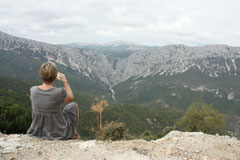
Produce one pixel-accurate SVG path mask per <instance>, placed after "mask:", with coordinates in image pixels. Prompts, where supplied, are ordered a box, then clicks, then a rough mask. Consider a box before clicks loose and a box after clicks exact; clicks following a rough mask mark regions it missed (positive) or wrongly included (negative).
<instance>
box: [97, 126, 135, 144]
mask: <svg viewBox="0 0 240 160" xmlns="http://www.w3.org/2000/svg"><path fill="white" fill-rule="evenodd" d="M102 132H103V137H104V140H112V141H117V140H129V139H133V136H132V135H130V134H129V133H128V129H127V128H126V127H125V125H124V123H122V122H114V121H112V122H110V123H106V125H105V126H104V127H103V128H102ZM98 135H99V132H98Z"/></svg>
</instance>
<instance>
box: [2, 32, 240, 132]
mask: <svg viewBox="0 0 240 160" xmlns="http://www.w3.org/2000/svg"><path fill="white" fill-rule="evenodd" d="M46 61H53V62H56V63H57V65H58V68H59V70H60V71H61V72H64V73H65V74H66V75H67V78H68V80H69V82H70V83H71V86H72V88H73V90H74V91H75V92H76V93H77V94H78V96H77V97H78V98H79V100H78V101H79V103H81V102H83V103H82V106H83V107H85V108H86V104H87V106H88V107H89V105H90V104H91V101H92V99H93V98H94V97H96V96H100V95H105V96H106V98H107V99H108V100H109V102H110V103H117V104H120V105H121V104H135V105H140V106H148V107H151V106H154V107H164V108H168V107H173V108H179V109H186V108H187V107H188V106H189V105H190V104H191V103H193V102H195V101H203V102H205V103H208V104H213V105H214V106H215V107H216V108H217V109H218V110H219V111H220V112H222V113H225V114H228V122H229V123H230V124H229V126H231V130H232V131H233V132H234V133H238V135H240V134H239V133H240V131H239V127H236V125H235V124H238V123H235V122H236V121H239V117H240V83H239V79H240V47H231V46H227V45H205V46H197V47H190V46H185V45H180V44H178V45H168V46H163V47H156V46H155V47H153V46H144V45H140V44H135V43H133V42H124V41H116V42H112V43H107V44H83V43H81V44H79V43H73V44H65V45H52V44H47V43H43V42H38V41H34V40H30V39H26V38H19V37H15V36H12V35H9V34H7V33H4V32H0V75H1V77H10V78H19V79H22V80H27V81H35V82H40V81H41V80H40V78H39V66H40V65H41V64H42V63H43V62H46ZM57 85H60V84H59V83H57ZM231 115H235V116H231ZM233 117H234V118H233Z"/></svg>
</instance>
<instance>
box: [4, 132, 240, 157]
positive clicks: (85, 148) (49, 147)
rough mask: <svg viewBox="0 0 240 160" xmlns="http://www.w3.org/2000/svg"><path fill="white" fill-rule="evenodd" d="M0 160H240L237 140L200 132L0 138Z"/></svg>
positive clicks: (12, 136)
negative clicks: (114, 137) (152, 137)
mask: <svg viewBox="0 0 240 160" xmlns="http://www.w3.org/2000/svg"><path fill="white" fill-rule="evenodd" d="M0 159H1V160H17V159H24V160H32V159H34V160H38V159H39V160H40V159H41V160H42V159H44V160H48V159H49V160H51V159H54V160H61V159H62V160H68V159H69V160H96V159H98V160H126V159H128V160H165V159H167V160H182V159H183V160H185V159H186V160H190V159H194V160H195V159H196V160H213V159H214V160H220V159H224V160H226V159H227V160H240V140H237V139H236V138H234V137H229V136H219V135H215V136H214V135H208V134H204V133H201V132H191V133H190V132H179V131H172V132H170V133H169V134H168V135H166V136H165V137H164V138H161V139H158V140H153V141H145V140H131V141H116V142H111V141H96V140H90V141H82V140H66V141H59V140H55V141H50V140H42V139H38V138H32V137H28V136H26V135H19V134H11V135H5V134H1V135H0Z"/></svg>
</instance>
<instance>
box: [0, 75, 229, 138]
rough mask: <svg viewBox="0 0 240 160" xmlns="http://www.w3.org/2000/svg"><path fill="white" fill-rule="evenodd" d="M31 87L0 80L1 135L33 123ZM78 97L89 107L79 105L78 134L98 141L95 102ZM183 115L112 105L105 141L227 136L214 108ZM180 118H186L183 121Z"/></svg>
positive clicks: (195, 106)
mask: <svg viewBox="0 0 240 160" xmlns="http://www.w3.org/2000/svg"><path fill="white" fill-rule="evenodd" d="M32 85H36V83H34V82H26V81H22V80H17V79H8V78H0V86H1V90H0V119H1V121H0V131H1V132H3V133H25V132H26V131H27V129H28V127H29V126H30V123H31V102H30V99H29V89H30V87H31V86H32ZM75 95H76V96H75V101H77V103H80V102H81V104H84V105H86V106H83V105H80V121H79V127H78V132H79V133H80V135H81V137H82V138H83V139H95V138H96V129H97V128H98V123H97V122H96V115H95V114H94V112H93V111H91V110H90V106H91V103H92V101H93V100H92V99H91V98H86V99H83V98H82V97H83V96H82V94H78V93H75ZM81 96H82V97H81ZM185 108H187V107H185ZM183 113H184V110H181V109H176V108H173V107H170V106H169V107H167V106H165V107H149V106H148V107H143V106H138V105H126V104H112V103H110V104H109V106H108V107H107V108H105V110H104V112H102V121H103V124H102V126H103V130H104V132H103V134H104V136H105V138H104V139H111V140H115V139H119V138H123V139H129V137H130V138H131V136H129V135H133V136H135V137H139V138H143V139H145V140H151V139H157V138H160V137H163V136H165V135H166V134H167V133H169V132H170V131H171V130H174V129H182V130H183V131H203V132H205V133H210V134H214V133H217V132H218V133H224V132H223V131H224V130H225V128H224V127H225V118H224V116H223V115H221V114H219V113H218V112H217V110H215V109H213V106H211V105H207V104H204V103H194V104H192V105H191V107H189V109H188V110H187V112H186V113H185V114H184V116H183ZM181 117H183V118H182V119H181ZM112 121H113V122H112ZM106 122H111V123H106ZM115 122H117V123H115ZM176 124H178V125H176Z"/></svg>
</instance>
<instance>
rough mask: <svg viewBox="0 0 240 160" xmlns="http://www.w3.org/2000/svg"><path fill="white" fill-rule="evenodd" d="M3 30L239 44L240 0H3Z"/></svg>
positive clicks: (85, 38) (69, 37)
mask: <svg viewBox="0 0 240 160" xmlns="http://www.w3.org/2000/svg"><path fill="white" fill-rule="evenodd" d="M0 30H1V31H3V32H7V33H9V34H12V35H16V36H21V37H26V38H30V39H34V40H38V41H43V42H48V43H53V44H58V43H71V42H91V43H92V42H100V43H105V42H109V41H115V40H126V41H133V42H136V43H141V44H145V45H159V46H162V45H168V44H185V45H204V44H228V45H232V46H240V1H239V0H0Z"/></svg>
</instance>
